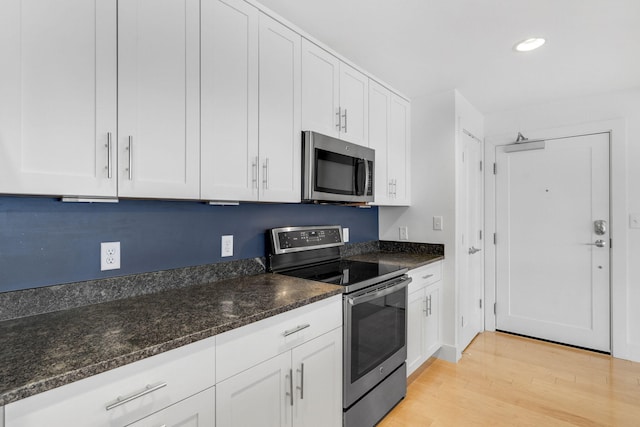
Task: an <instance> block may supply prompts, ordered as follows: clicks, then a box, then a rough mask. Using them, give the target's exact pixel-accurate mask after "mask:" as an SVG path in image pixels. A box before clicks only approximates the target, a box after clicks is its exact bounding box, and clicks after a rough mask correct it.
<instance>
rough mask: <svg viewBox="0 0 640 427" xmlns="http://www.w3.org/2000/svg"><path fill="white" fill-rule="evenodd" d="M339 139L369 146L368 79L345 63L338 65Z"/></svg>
mask: <svg viewBox="0 0 640 427" xmlns="http://www.w3.org/2000/svg"><path fill="white" fill-rule="evenodd" d="M340 108H341V115H342V117H341V120H342V127H341V138H342V139H344V140H346V141H349V142H353V143H354V144H359V145H364V146H365V147H368V146H369V120H368V118H369V79H368V78H367V76H365V75H364V74H362V73H361V72H359V71H357V70H355V69H353V68H352V67H350V66H348V65H347V64H345V63H341V64H340Z"/></svg>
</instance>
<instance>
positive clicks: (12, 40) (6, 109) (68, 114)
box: [0, 0, 117, 196]
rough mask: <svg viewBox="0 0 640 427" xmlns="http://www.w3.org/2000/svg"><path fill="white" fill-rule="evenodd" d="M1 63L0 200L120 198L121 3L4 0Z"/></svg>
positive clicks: (0, 5) (0, 23)
mask: <svg viewBox="0 0 640 427" xmlns="http://www.w3.org/2000/svg"><path fill="white" fill-rule="evenodd" d="M0 57H1V58H2V66H0V193H12V194H46V195H85V196H115V195H116V188H117V186H116V171H115V164H114V161H115V159H116V152H115V150H116V140H115V138H116V2H115V1H113V0H96V1H85V0H58V1H48V0H30V1H26V0H2V1H1V2H0ZM108 135H111V138H112V144H111V146H112V147H111V153H110V155H109V150H108V148H109V147H108V146H107V145H108V144H107V142H108ZM109 165H111V177H109V175H110V174H109V168H108V166H109Z"/></svg>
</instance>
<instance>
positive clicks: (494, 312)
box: [493, 302, 497, 314]
mask: <svg viewBox="0 0 640 427" xmlns="http://www.w3.org/2000/svg"><path fill="white" fill-rule="evenodd" d="M496 305H497V304H496V303H495V302H494V303H493V314H496Z"/></svg>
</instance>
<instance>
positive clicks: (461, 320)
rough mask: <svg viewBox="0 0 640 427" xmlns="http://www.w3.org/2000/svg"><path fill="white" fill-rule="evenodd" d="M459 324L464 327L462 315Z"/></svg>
mask: <svg viewBox="0 0 640 427" xmlns="http://www.w3.org/2000/svg"><path fill="white" fill-rule="evenodd" d="M460 326H462V327H463V328H464V316H462V317H461V318H460Z"/></svg>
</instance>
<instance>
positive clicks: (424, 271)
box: [409, 261, 442, 292]
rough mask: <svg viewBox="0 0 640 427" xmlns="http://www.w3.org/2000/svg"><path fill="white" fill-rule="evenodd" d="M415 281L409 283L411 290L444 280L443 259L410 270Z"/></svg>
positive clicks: (410, 274)
mask: <svg viewBox="0 0 640 427" xmlns="http://www.w3.org/2000/svg"><path fill="white" fill-rule="evenodd" d="M409 276H410V277H411V278H412V279H413V281H412V282H411V283H410V284H409V292H415V291H417V290H419V289H422V288H424V287H425V286H428V285H431V284H433V283H436V282H438V281H440V280H442V261H436V262H434V263H432V264H428V265H424V266H422V267H418V268H414V269H413V270H409Z"/></svg>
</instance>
